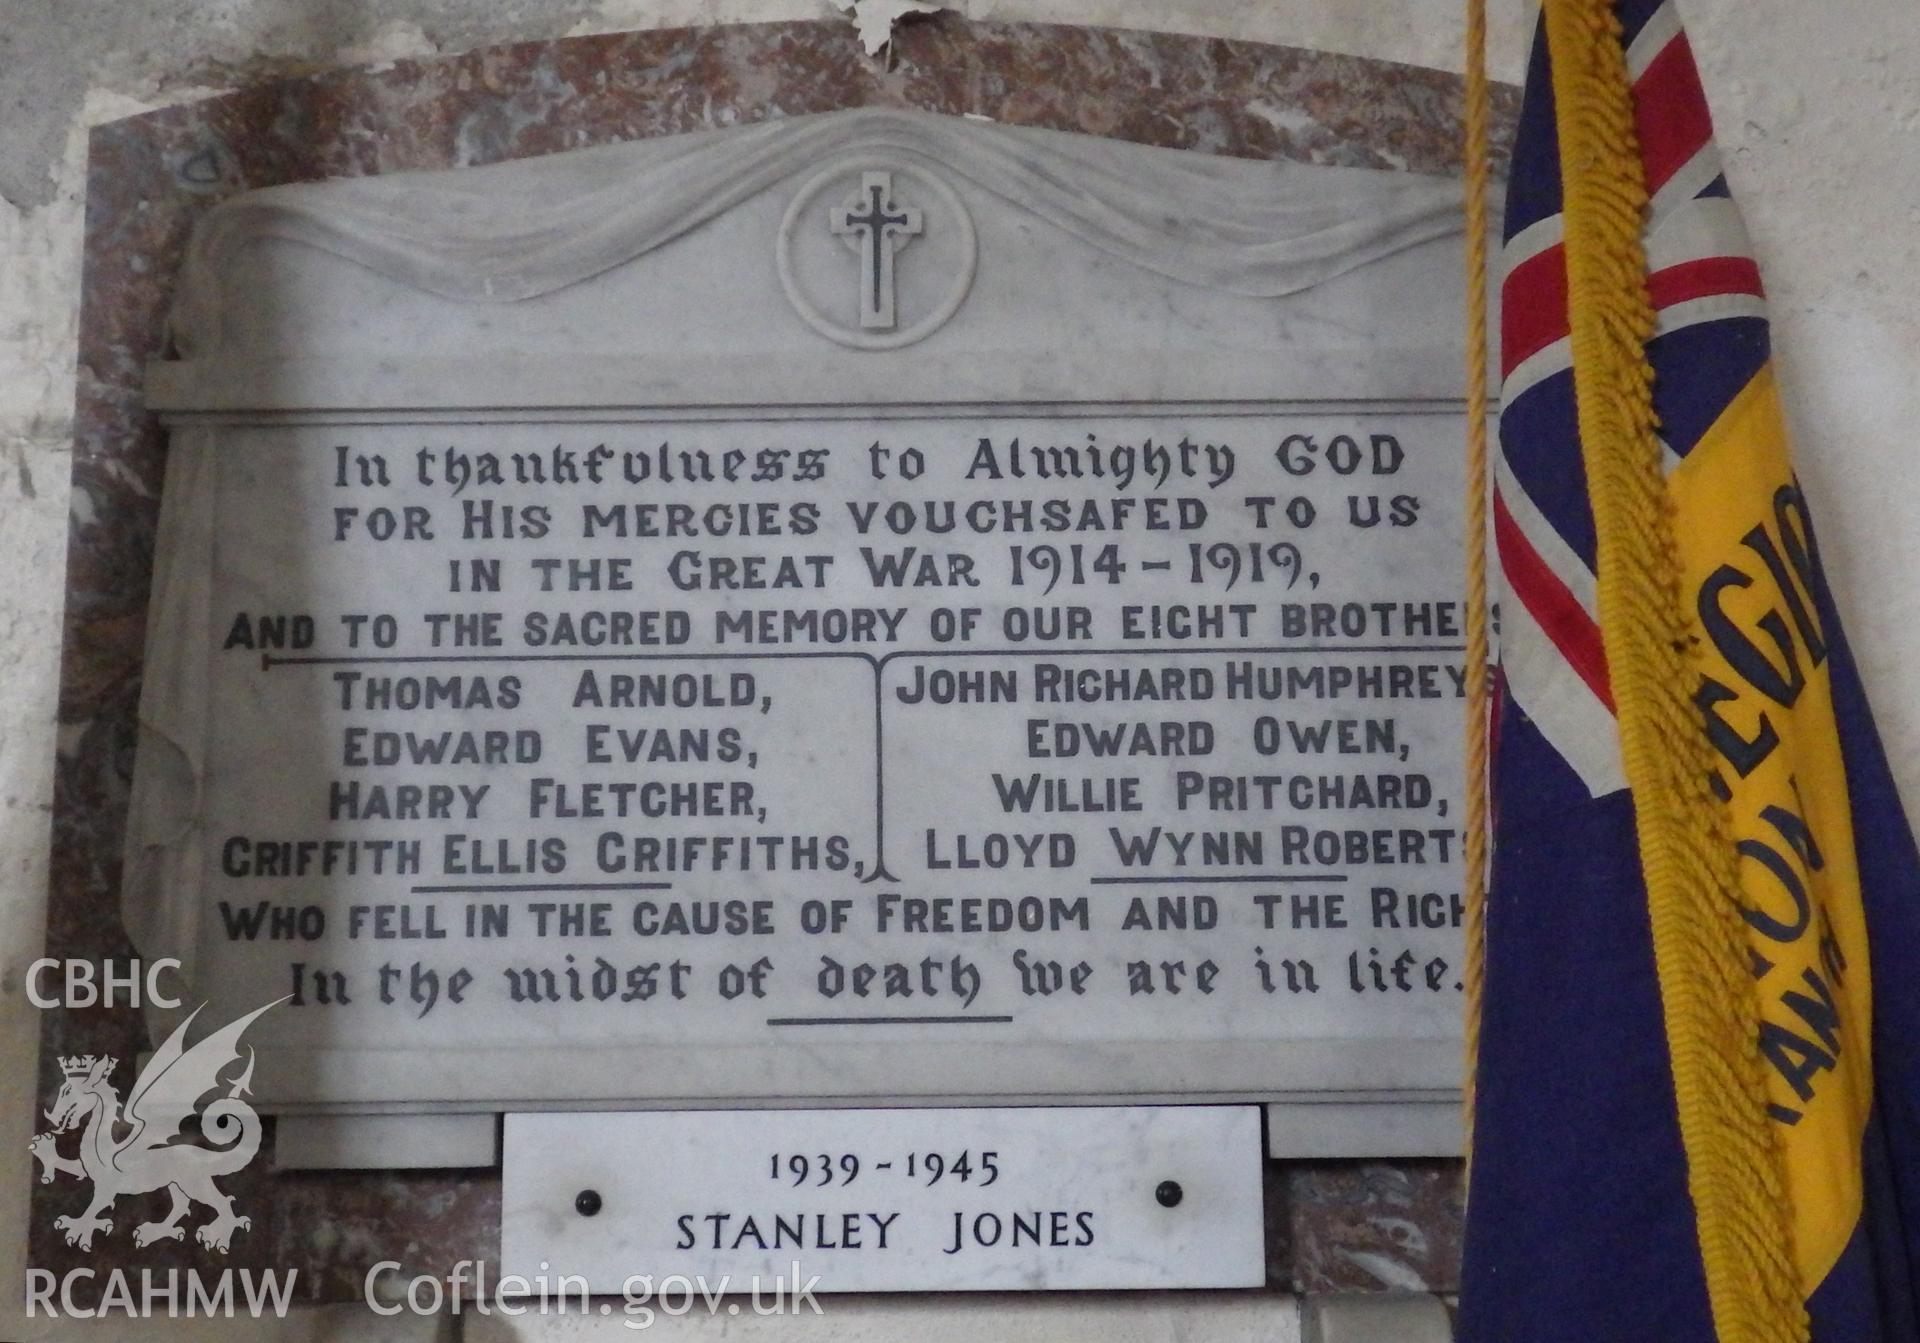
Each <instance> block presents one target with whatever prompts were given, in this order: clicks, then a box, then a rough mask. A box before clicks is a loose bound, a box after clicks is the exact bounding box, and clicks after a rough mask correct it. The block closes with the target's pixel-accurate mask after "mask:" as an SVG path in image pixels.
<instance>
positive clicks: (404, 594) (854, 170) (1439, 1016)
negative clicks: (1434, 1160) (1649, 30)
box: [125, 111, 1463, 1111]
mask: <svg viewBox="0 0 1920 1343" xmlns="http://www.w3.org/2000/svg"><path fill="white" fill-rule="evenodd" d="M1455 199H1456V191H1455V187H1454V184H1453V183H1451V182H1447V181H1442V180H1438V179H1428V178H1422V177H1418V176H1414V175H1411V174H1403V173H1392V172H1380V171H1366V170H1355V169H1336V168H1317V167H1302V166H1295V165H1289V166H1276V165H1271V164H1265V163H1255V162H1246V161H1233V160H1225V159H1219V158H1214V157H1211V156H1208V155H1204V154H1195V153H1184V152H1175V151H1167V150H1157V149H1144V148H1140V147H1137V146H1131V145H1125V144H1120V143H1117V142H1112V141H1106V140H1100V139H1096V138H1093V137H1086V136H1075V135H1065V134H1059V133H1052V132H1039V131H1031V130H1015V129H1012V128H1006V127H1000V126H994V125H987V124H980V123H973V122H967V121H961V120H957V119H948V118H941V117H934V116H928V115H924V114H903V113H896V112H874V111H867V112H850V113H837V114H830V115H827V116H822V117H808V118H799V119H795V120H794V121H791V122H787V123H774V124H768V125H763V126H757V127H751V128H744V129H739V130H730V131H723V132H712V133H703V134H699V135H692V136H681V137H671V138H668V139H662V140H656V141H647V142H640V143H636V144H632V145H621V146H615V147H611V148H608V149H600V150H589V151H582V152H579V153H575V154H564V155H556V156H554V157H552V158H548V159H537V160H529V161H525V162H520V163H515V164H509V165H503V166H500V167H493V168H485V169H472V170H463V171H460V172H454V173H446V174H435V175H425V174H423V175H415V176H410V177H409V176H400V177H387V178H375V179H368V180H363V181H341V182H331V183H324V184H318V185H314V186H301V187H290V188H275V189H271V190H267V191H261V192H256V193H251V194H250V195H247V196H243V197H240V198H238V199H237V200H235V201H233V202H230V203H228V204H227V205H225V206H222V207H221V208H220V209H218V210H216V211H215V212H214V213H213V214H212V215H211V216H210V217H209V218H208V220H206V221H205V222H204V223H203V224H202V226H201V228H200V231H199V232H198V233H197V234H196V237H195V241H194V244H193V248H192V252H191V260H190V264H189V268H188V272H187V274H186V276H185V279H184V282H183V290H182V293H181V296H180V303H179V308H178V310H177V312H176V315H175V321H174V332H175V342H176V345H177V347H178V354H179V356H180V357H179V358H177V359H174V360H169V361H165V362H162V363H160V364H157V365H155V366H154V368H153V370H152V372H151V374H150V399H151V400H152V402H153V403H154V404H155V405H157V406H158V407H160V408H161V409H162V410H163V412H164V413H165V414H166V416H167V418H168V423H169V425H170V428H171V432H172V447H171V456H170V460H169V474H168V480H167V484H166V490H165V495H164V499H163V519H162V537H161V548H160V556H159V560H158V563H157V565H156V573H157V577H156V586H155V595H154V601H153V613H152V619H151V622H150V630H151V633H150V643H149V653H148V673H147V683H146V694H145V699H144V701H143V705H142V738H141V745H140V753H139V761H138V771H137V779H136V787H135V799H134V806H133V812H132V817H131V821H130V827H129V828H130V837H129V849H128V873H129V881H128V884H127V892H126V897H125V903H126V913H127V921H128V925H129V928H130V930H132V931H133V933H134V935H135V937H136V940H137V941H138V942H139V943H140V945H141V947H142V950H143V952H144V953H145V954H147V955H149V956H157V955H173V956H177V957H179V958H180V959H181V960H182V961H183V962H184V963H185V964H186V966H187V969H188V974H189V976H190V978H191V980H192V982H193V983H194V985H195V988H196V991H198V992H200V993H203V994H205V995H206V996H208V997H210V998H212V999H213V1000H214V1001H215V1002H216V1003H217V1004H218V1005H219V1010H216V1012H215V1013H214V1015H215V1016H218V1015H219V1014H220V1011H222V1010H224V1011H231V1012H233V1013H235V1014H237V1013H238V1012H240V1011H243V1010H249V1009H251V1008H252V1007H254V1006H257V1005H259V1004H260V1003H262V1002H266V1001H270V1000H273V999H276V998H282V997H284V998H286V999H287V1002H286V1004H285V1006H284V1007H282V1008H280V1009H278V1010H276V1011H275V1012H273V1013H271V1014H270V1015H269V1016H268V1017H266V1018H263V1019H262V1021H261V1023H260V1024H259V1026H258V1027H256V1028H255V1035H254V1037H253V1038H255V1039H256V1040H257V1041H259V1042H260V1045H259V1067H258V1074H257V1078H256V1085H257V1087H258V1089H259V1092H260V1094H261V1095H262V1097H263V1098H264V1100H265V1101H266V1103H267V1104H269V1105H270V1106H277V1107H279V1108H282V1109H284V1110H291V1111H301V1110H327V1109H336V1110H341V1111H355V1110H360V1111H366V1110H382V1109H393V1108H403V1109H405V1108H411V1109H419V1110H427V1111H433V1110H443V1111H444V1110H460V1109H469V1110H489V1109H494V1110H498V1109H510V1110H511V1109H527V1108H547V1107H554V1106H560V1107H565V1106H624V1107H628V1108H637V1107H647V1106H685V1105H689V1104H698V1103H703V1102H725V1103H727V1104H734V1105H742V1104H743V1105H761V1104H778V1103H783V1102H784V1103H787V1104H793V1103H804V1102H809V1101H823V1102H833V1103H838V1104H854V1103H860V1102H872V1101H886V1102H889V1103H900V1102H908V1103H921V1104H935V1103H938V1102H941V1101H971V1102H994V1101H1001V1102H1006V1101H1020V1102H1034V1101H1047V1100H1079V1101H1095V1100H1107V1101H1115V1100H1134V1101H1140V1100H1151V1099H1195V1098H1210V1099H1221V1100H1226V1099H1233V1100H1294V1101H1300V1100H1316V1099H1328V1100H1336V1101H1339V1102H1340V1103H1342V1104H1343V1105H1348V1104H1353V1103H1367V1102H1375V1101H1422V1100H1424V1101H1427V1102H1435V1101H1439V1100H1443V1099H1444V1098H1445V1096H1446V1095H1447V1094H1448V1093H1449V1091H1450V1090H1451V1088H1452V1087H1453V1085H1454V1078H1455V1075H1456V1072H1457V1057H1456V1055H1457V1051H1456V1047H1455V1039H1456V1036H1457V1030H1458V1028H1457V1024H1456V1023H1457V1018H1458V1013H1459V995H1460V983H1459V979H1460V965H1459V962H1460V953H1459V946H1458V941H1459V934H1458V922H1459V895H1458V889H1459V876H1458V865H1459V857H1460V854H1459V840H1460V824H1461V817H1460V814H1459V811H1458V807H1457V803H1456V796H1457V792H1458V786H1459V779H1458V774H1457V764H1456V756H1457V743H1458V739H1459V735H1460V724H1461V683H1462V671H1461V654H1462V629H1461V617H1460V612H1459V607H1458V603H1457V591H1456V589H1457V578H1456V570H1457V567H1458V565H1457V556H1458V553H1459V547H1460V541H1459V538H1460V522H1459V518H1458V505H1457V495H1458V480H1459V466H1458V463H1459V460H1460V456H1461V445H1462V434H1463V420H1462V411H1461V408H1460V405H1459V403H1458V401H1457V399H1456V390H1455V389H1456V387H1457V383H1458V369H1459V365H1460V351H1459V348H1458V341H1457V336H1456V335H1455V334H1454V328H1455V325H1456V322H1455V314H1456V312H1457V311H1458V293H1457V287H1458V278H1457V272H1458V267H1457V264H1456V259H1455V255H1454V253H1455V250H1456V249H1457V247H1458V243H1459V239H1458V234H1457V223H1456V220H1455Z"/></svg>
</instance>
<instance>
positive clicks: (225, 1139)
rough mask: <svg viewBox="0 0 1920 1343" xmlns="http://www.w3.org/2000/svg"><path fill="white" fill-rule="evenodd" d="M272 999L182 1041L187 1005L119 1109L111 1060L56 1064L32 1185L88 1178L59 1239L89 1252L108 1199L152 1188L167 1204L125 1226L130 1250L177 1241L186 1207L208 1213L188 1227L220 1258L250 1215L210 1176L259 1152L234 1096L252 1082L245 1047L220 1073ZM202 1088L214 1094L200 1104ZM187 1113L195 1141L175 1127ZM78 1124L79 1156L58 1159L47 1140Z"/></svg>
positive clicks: (245, 1108) (106, 1230) (254, 1126)
mask: <svg viewBox="0 0 1920 1343" xmlns="http://www.w3.org/2000/svg"><path fill="white" fill-rule="evenodd" d="M281 1001H283V1002H284V1001H285V1000H284V999H282V1000H281ZM278 1005H279V1004H278V1003H268V1004H267V1006H266V1007H262V1008H259V1009H257V1010H255V1011H253V1012H249V1013H248V1014H247V1015H246V1016H244V1017H241V1018H240V1019H239V1020H238V1021H235V1022H232V1023H231V1024H229V1025H227V1026H224V1027H222V1028H221V1029H220V1030H217V1031H215V1032H214V1033H213V1034H212V1035H209V1036H208V1037H207V1038H206V1039H204V1040H202V1041H200V1043H198V1044H196V1045H193V1046H191V1047H189V1046H188V1045H187V1044H186V1035H187V1029H188V1027H190V1026H192V1025H193V1018H194V1017H197V1016H199V1015H200V1011H199V1009H198V1008H196V1009H194V1012H193V1014H192V1015H191V1016H189V1017H188V1018H187V1019H186V1020H185V1021H183V1022H181V1023H180V1025H179V1027H178V1029H176V1030H175V1031H174V1032H173V1034H171V1035H169V1036H168V1037H167V1040H166V1043H165V1044H163V1045H161V1046H160V1048H159V1049H157V1050H155V1051H154V1055H153V1057H152V1058H151V1059H150V1060H148V1062H147V1066H146V1067H145V1068H143V1069H141V1071H140V1076H139V1077H138V1078H137V1079H135V1081H134V1084H133V1090H132V1091H131V1092H129V1093H128V1095H127V1099H126V1105H125V1108H124V1110H123V1109H122V1106H121V1102H120V1093H119V1092H118V1091H117V1090H116V1089H115V1087H114V1085H113V1083H112V1082H111V1081H110V1080H109V1078H110V1076H111V1074H112V1073H113V1070H114V1067H115V1065H116V1064H117V1063H118V1062H119V1060H117V1059H114V1058H110V1057H106V1056H104V1055H103V1056H100V1057H95V1056H94V1055H92V1054H84V1055H81V1056H79V1057H77V1058H65V1057H63V1058H62V1059H61V1060H60V1071H61V1072H62V1073H63V1074H64V1075H65V1078H66V1080H65V1081H64V1082H62V1083H61V1086H60V1092H59V1094H58V1095H57V1096H55V1097H54V1101H53V1108H52V1109H50V1110H48V1111H47V1112H46V1113H47V1119H48V1121H49V1122H50V1123H52V1125H53V1130H52V1132H49V1133H42V1134H38V1135H37V1136H35V1138H34V1139H33V1141H32V1142H31V1143H30V1144H28V1150H29V1151H31V1152H32V1153H33V1155H34V1158H35V1159H36V1160H38V1161H39V1163H40V1183H41V1184H49V1183H51V1182H52V1180H53V1177H54V1176H55V1175H72V1176H75V1177H77V1178H79V1179H82V1180H90V1181H92V1183H93V1201H92V1202H91V1203H89V1204H88V1205H87V1210H86V1211H85V1212H83V1213H81V1214H80V1215H79V1216H78V1217H56V1218H55V1219H54V1222H53V1224H54V1226H55V1227H56V1228H57V1229H58V1230H60V1231H63V1232H65V1233H66V1237H67V1244H69V1245H77V1246H79V1247H80V1248H81V1249H83V1250H89V1251H90V1250H92V1249H93V1238H94V1236H96V1235H103V1236H110V1235H112V1234H113V1223H112V1222H110V1221H108V1220H107V1218H106V1216H105V1214H106V1213H107V1212H108V1211H109V1210H110V1209H111V1208H112V1207H113V1201H114V1200H115V1199H117V1198H119V1197H120V1196H121V1195H122V1194H132V1195H140V1194H150V1193H153V1192H154V1191H155V1190H158V1189H165V1190H166V1191H167V1194H168V1196H169V1197H170V1198H171V1199H172V1200H173V1202H172V1205H171V1206H170V1207H169V1208H168V1210H167V1215H166V1216H165V1217H162V1218H161V1219H160V1220H159V1221H157V1222H143V1223H141V1224H140V1225H139V1226H137V1227H135V1228H134V1230H133V1243H134V1244H135V1245H136V1246H145V1245H151V1244H153V1243H154V1242H155V1241H159V1240H182V1239H184V1238H185V1236H186V1234H187V1232H186V1228H185V1227H183V1226H182V1225H181V1224H180V1223H181V1222H182V1220H184V1219H185V1217H186V1216H187V1214H188V1213H189V1212H191V1211H192V1210H193V1205H194V1204H196V1203H198V1204H202V1205H204V1206H205V1207H207V1208H208V1209H210V1210H211V1211H212V1213H213V1216H212V1217H211V1218H210V1219H209V1220H208V1221H206V1222H203V1223H202V1224H201V1225H200V1226H198V1227H196V1228H195V1229H194V1233H193V1238H194V1239H195V1240H196V1241H198V1242H199V1243H200V1244H201V1245H204V1246H205V1247H206V1248H208V1249H209V1250H218V1251H219V1252H220V1253H221V1254H225V1253H226V1252H227V1247H228V1246H229V1245H231V1244H232V1242H233V1233H234V1232H236V1231H244V1230H246V1229H248V1228H249V1227H250V1226H252V1224H253V1223H252V1219H251V1218H247V1217H240V1216H237V1215H236V1214H235V1213H234V1211H233V1200H232V1199H231V1198H229V1197H228V1196H227V1195H225V1194H223V1193H221V1192H220V1190H219V1188H218V1187H217V1186H216V1185H215V1184H214V1179H215V1177H217V1176H221V1175H231V1174H232V1173H233V1172H234V1171H237V1170H240V1169H243V1168H244V1167H245V1166H246V1164H247V1163H248V1162H249V1161H251V1160H253V1156H254V1153H255V1152H257V1151H259V1150H260V1116H259V1115H257V1114H255V1113H254V1111H253V1107H252V1106H251V1105H249V1104H247V1103H246V1102H245V1101H244V1100H242V1099H241V1097H242V1096H245V1095H246V1094H247V1089H248V1087H249V1086H250V1085H251V1084H252V1081H253V1050H252V1049H251V1048H248V1049H247V1051H246V1060H247V1062H246V1067H245V1068H244V1069H242V1070H241V1071H240V1074H239V1075H238V1076H237V1077H234V1078H232V1079H231V1080H227V1081H223V1080H222V1079H221V1076H220V1074H221V1073H222V1072H224V1071H226V1070H227V1069H228V1067H229V1066H230V1065H231V1064H232V1063H234V1062H235V1061H236V1060H237V1059H239V1058H240V1056H241V1055H240V1045H239V1042H240V1035H241V1033H242V1032H243V1031H245V1030H246V1028H247V1027H248V1026H250V1025H251V1024H252V1023H253V1020H254V1018H255V1017H258V1016H259V1015H260V1014H261V1013H262V1012H265V1011H267V1010H268V1008H272V1007H277V1006H278ZM210 1091H221V1092H222V1093H223V1094H220V1095H218V1096H215V1097H214V1098H213V1099H212V1100H209V1101H208V1102H207V1103H206V1105H205V1106H204V1107H202V1106H200V1104H199V1102H200V1099H201V1098H202V1097H203V1096H205V1095H207V1093H208V1092H210ZM196 1115H197V1116H198V1118H199V1121H200V1134H201V1137H202V1138H204V1139H205V1140H206V1143H205V1145H201V1144H199V1143H195V1142H192V1141H191V1140H189V1139H187V1138H186V1137H185V1136H183V1135H182V1133H181V1129H182V1127H183V1126H184V1125H185V1124H186V1122H187V1120H188V1119H189V1118H192V1117H195V1116H196ZM83 1124H84V1125H85V1126H86V1127H85V1131H84V1132H83V1133H81V1135H80V1150H79V1155H78V1156H77V1157H65V1156H61V1155H60V1152H59V1148H58V1146H57V1136H58V1135H60V1134H63V1133H67V1132H70V1131H71V1130H73V1129H75V1128H77V1127H79V1126H81V1125H83Z"/></svg>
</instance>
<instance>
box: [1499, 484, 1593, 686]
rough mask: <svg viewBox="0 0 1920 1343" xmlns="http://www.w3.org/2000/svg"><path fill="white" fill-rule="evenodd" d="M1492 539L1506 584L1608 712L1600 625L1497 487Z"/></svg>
mask: <svg viewBox="0 0 1920 1343" xmlns="http://www.w3.org/2000/svg"><path fill="white" fill-rule="evenodd" d="M1493 540H1494V546H1495V548H1496V549H1497V550H1498V551H1499V552H1500V569H1501V572H1503V573H1504V574H1505V575H1506V577H1507V586H1508V587H1510V588H1512V589H1513V594H1514V596H1516V597H1518V598H1519V599H1520V601H1521V602H1522V604H1524V605H1525V606H1526V608H1527V610H1528V612H1529V613H1531V614H1532V616H1533V618H1534V620H1535V621H1536V622H1538V624H1539V626H1540V628H1541V629H1542V630H1543V631H1545V633H1546V636H1547V638H1548V639H1550V640H1552V641H1553V646H1554V647H1555V648H1557V649H1559V650H1560V655H1561V656H1562V657H1564V658H1565V659H1566V660H1567V663H1568V665H1570V666H1571V667H1572V668H1573V669H1574V671H1575V672H1577V673H1579V676H1580V679H1581V680H1583V681H1585V682H1586V683H1587V688H1588V689H1589V690H1591V691H1593V693H1594V697H1595V698H1597V699H1598V700H1599V701H1600V702H1601V703H1602V704H1604V705H1606V706H1607V712H1608V713H1612V712H1613V711H1614V709H1613V686H1612V685H1611V683H1610V682H1609V681H1608V679H1607V654H1606V649H1605V647H1604V646H1603V645H1602V643H1601V641H1600V626H1599V625H1598V624H1596V623H1595V622H1594V619H1593V617H1592V616H1590V615H1588V614H1587V608H1586V607H1584V606H1582V605H1581V604H1580V599H1579V598H1577V597H1575V596H1574V595H1573V593H1572V592H1570V591H1568V589H1567V585H1566V584H1565V583H1562V582H1561V581H1560V576H1559V575H1558V574H1556V573H1554V571H1553V570H1552V568H1550V567H1549V566H1548V564H1547V562H1546V561H1545V560H1543V559H1541V558H1540V552H1539V551H1537V550H1535V549H1534V548H1533V543H1532V542H1531V541H1529V540H1527V534H1526V533H1525V532H1523V531H1521V530H1520V524H1519V523H1517V522H1515V521H1514V520H1513V514H1511V513H1509V512H1508V511H1507V501H1506V500H1505V499H1503V498H1501V497H1500V491H1499V490H1495V491H1494V492H1493Z"/></svg>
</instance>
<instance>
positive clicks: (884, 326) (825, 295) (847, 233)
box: [777, 154, 979, 350]
mask: <svg viewBox="0 0 1920 1343" xmlns="http://www.w3.org/2000/svg"><path fill="white" fill-rule="evenodd" d="M978 259H979V241H978V238H977V236H976V235H975V233H974V227H973V218H972V216H970V215H969V214H968V213H967V208H966V206H965V205H964V204H962V203H961V200H960V196H959V193H957V192H956V191H954V189H953V188H952V187H951V186H949V185H947V183H946V182H944V181H942V180H941V179H940V178H939V177H937V176H935V175H934V174H933V173H932V172H930V171H929V170H928V169H927V168H925V167H923V166H921V165H920V164H917V163H914V162H911V161H910V160H908V159H905V158H903V157H889V158H887V159H879V158H876V157H874V156H872V155H861V154H850V155H847V156H845V157H842V158H839V159H836V160H835V161H834V162H833V163H831V164H829V165H828V166H827V167H825V168H823V169H821V170H820V171H819V172H818V173H815V174H814V175H813V176H812V177H810V178H808V179H807V181H806V182H805V184H804V185H802V186H801V188H800V190H799V191H798V192H797V193H795V195H794V197H793V200H792V202H791V203H790V204H789V205H788V206H787V212H786V215H785V217H783V218H782V219H781V221H780V235H779V240H778V244H777V261H778V264H779V270H780V286H781V288H782V289H783V290H785V291H786V295H787V301H788V302H789V303H791V304H792V305H793V309H794V311H795V312H797V313H799V314H800V317H801V320H803V321H805V322H806V324H807V325H808V326H810V327H812V328H813V329H814V330H815V331H817V332H819V333H820V334H821V335H823V336H825V337H826V338H827V339H828V340H831V341H835V342H837V343H839V344H841V345H846V346H849V347H851V348H853V349H856V350H897V349H899V348H900V347H901V346H903V345H911V344H913V343H914V342H915V341H918V340H924V339H925V338H926V337H927V336H929V335H932V334H933V332H934V331H936V330H938V329H939V328H940V327H941V326H942V325H944V324H945V323H946V321H947V319H948V318H950V317H952V316H953V314H954V313H955V312H957V311H958V310H959V308H960V305H961V304H962V303H963V302H965V301H966V297H967V291H968V290H969V289H970V288H972V286H973V274H974V267H975V264H976V263H977V261H978Z"/></svg>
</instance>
